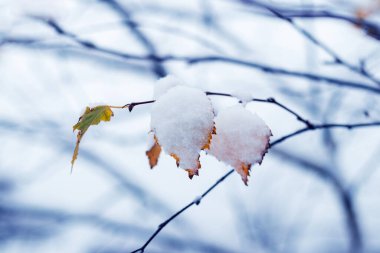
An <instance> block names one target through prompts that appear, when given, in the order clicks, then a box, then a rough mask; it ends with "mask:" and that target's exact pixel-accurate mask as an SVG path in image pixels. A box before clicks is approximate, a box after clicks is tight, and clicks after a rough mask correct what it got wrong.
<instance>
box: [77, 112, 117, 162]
mask: <svg viewBox="0 0 380 253" xmlns="http://www.w3.org/2000/svg"><path fill="white" fill-rule="evenodd" d="M112 116H113V112H112V110H111V107H110V106H108V105H100V106H96V107H94V108H90V107H86V110H85V112H84V114H83V115H82V116H81V117H80V118H79V121H78V123H76V124H75V125H74V126H73V131H75V130H78V134H77V143H76V146H75V149H74V154H73V158H72V160H71V168H73V166H74V162H75V160H76V159H77V157H78V151H79V143H80V141H81V140H82V137H83V135H84V134H85V133H86V131H87V129H88V128H89V127H90V126H91V125H97V124H99V123H100V122H101V121H110V120H111V117H112Z"/></svg>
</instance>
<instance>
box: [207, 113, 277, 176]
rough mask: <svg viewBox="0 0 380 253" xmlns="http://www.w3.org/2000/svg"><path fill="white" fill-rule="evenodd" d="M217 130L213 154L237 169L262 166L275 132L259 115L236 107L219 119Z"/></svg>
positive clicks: (212, 148)
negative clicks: (272, 131) (255, 164)
mask: <svg viewBox="0 0 380 253" xmlns="http://www.w3.org/2000/svg"><path fill="white" fill-rule="evenodd" d="M215 128H216V134H213V135H212V140H211V147H210V150H209V154H211V155H213V156H215V157H216V158H217V159H218V160H220V161H223V162H225V163H226V164H228V165H231V166H232V167H234V168H235V169H238V168H240V167H241V166H242V165H243V164H244V165H252V164H254V163H261V161H262V159H263V156H264V154H265V153H266V151H267V149H268V146H269V137H270V136H271V131H270V129H269V127H268V126H267V125H266V124H265V122H264V121H263V120H262V119H261V118H260V117H259V116H257V115H256V114H254V113H251V112H250V111H248V110H246V109H245V108H243V106H241V105H235V106H232V107H229V108H227V109H225V110H223V111H221V112H220V113H219V114H218V115H217V116H216V117H215Z"/></svg>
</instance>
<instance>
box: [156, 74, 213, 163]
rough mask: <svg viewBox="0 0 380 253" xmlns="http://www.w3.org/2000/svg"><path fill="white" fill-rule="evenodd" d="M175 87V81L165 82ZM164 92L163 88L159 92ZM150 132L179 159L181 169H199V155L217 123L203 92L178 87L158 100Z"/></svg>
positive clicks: (165, 148) (209, 102) (169, 152)
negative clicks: (214, 121)
mask: <svg viewBox="0 0 380 253" xmlns="http://www.w3.org/2000/svg"><path fill="white" fill-rule="evenodd" d="M166 80H169V81H165V83H166V84H165V86H166V87H167V86H169V85H167V84H169V83H170V84H173V83H175V82H172V81H173V79H171V78H170V79H166ZM161 91H162V89H160V92H161ZM151 115H152V118H151V129H152V130H153V131H154V133H155V135H156V137H157V140H158V143H159V144H160V145H161V147H162V148H163V149H164V151H165V152H166V153H168V154H171V155H173V154H174V155H175V156H177V157H178V158H179V167H181V168H182V169H195V168H197V167H198V165H199V162H198V158H199V152H200V150H201V149H202V148H203V147H204V146H205V145H206V144H207V143H208V141H209V137H210V133H211V132H212V129H213V126H214V123H213V118H214V112H213V108H212V104H211V101H210V100H209V98H208V97H207V96H206V94H205V93H204V92H202V91H201V90H199V89H196V88H191V87H187V86H175V87H173V88H171V89H169V90H168V91H167V92H166V93H165V94H163V95H161V96H160V97H158V99H157V100H156V102H155V103H154V105H153V107H152V114H151Z"/></svg>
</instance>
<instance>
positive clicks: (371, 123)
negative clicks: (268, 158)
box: [271, 121, 380, 146]
mask: <svg viewBox="0 0 380 253" xmlns="http://www.w3.org/2000/svg"><path fill="white" fill-rule="evenodd" d="M374 126H380V121H375V122H370V123H358V124H319V125H318V124H312V127H311V128H310V127H305V128H301V129H299V130H297V131H294V132H292V133H290V134H287V135H285V136H283V137H281V138H279V139H277V140H275V141H274V142H272V143H271V146H274V145H277V144H279V143H281V142H283V141H285V140H287V139H289V138H291V137H294V136H296V135H299V134H301V133H304V132H307V131H310V130H316V129H323V128H324V129H327V128H347V129H349V130H351V129H354V128H361V127H374Z"/></svg>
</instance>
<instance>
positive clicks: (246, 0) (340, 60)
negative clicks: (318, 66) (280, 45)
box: [241, 0, 380, 86]
mask: <svg viewBox="0 0 380 253" xmlns="http://www.w3.org/2000/svg"><path fill="white" fill-rule="evenodd" d="M241 2H243V3H245V4H249V5H253V6H257V7H260V8H264V9H266V10H268V11H270V12H271V13H273V14H274V15H275V16H276V17H278V18H280V19H282V20H284V21H286V22H288V23H289V24H290V25H291V26H292V27H293V28H294V29H295V30H296V31H297V32H299V33H300V34H302V35H303V36H304V37H305V38H306V39H308V40H309V41H311V42H312V43H313V44H314V45H316V46H317V47H319V48H321V49H322V50H323V51H325V52H326V53H327V54H329V55H330V56H331V57H332V58H333V60H334V63H336V64H339V65H342V66H345V67H346V68H348V69H349V70H351V71H353V72H355V73H357V74H359V75H361V76H363V77H365V78H367V79H368V80H371V81H372V82H374V83H376V84H377V85H379V86H380V81H379V80H377V79H376V78H375V77H374V76H373V75H372V74H371V73H369V72H368V71H367V70H366V69H365V68H364V67H363V66H362V65H359V66H356V65H353V64H351V63H349V62H347V61H346V60H344V59H343V58H341V57H340V56H339V55H338V54H337V53H336V52H335V51H334V50H332V49H331V48H330V47H328V46H327V45H326V44H324V43H323V42H322V41H320V40H318V39H317V38H316V37H314V35H312V34H311V33H310V32H308V31H307V30H305V29H304V28H302V27H301V26H299V25H298V24H297V23H295V22H294V20H293V19H292V18H291V17H288V16H285V15H283V14H282V13H281V12H280V11H279V10H276V9H274V8H272V7H271V6H269V5H267V4H264V3H261V2H258V1H254V0H241Z"/></svg>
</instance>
